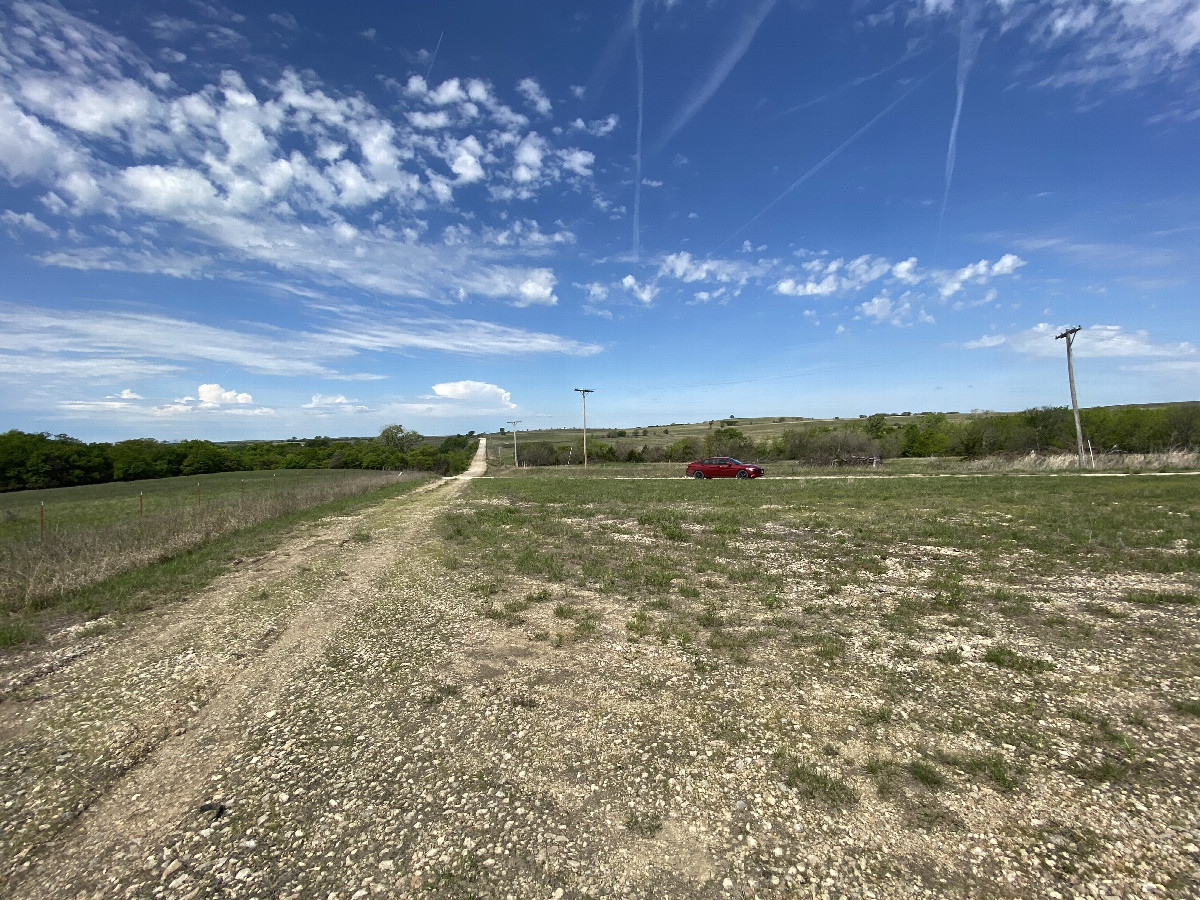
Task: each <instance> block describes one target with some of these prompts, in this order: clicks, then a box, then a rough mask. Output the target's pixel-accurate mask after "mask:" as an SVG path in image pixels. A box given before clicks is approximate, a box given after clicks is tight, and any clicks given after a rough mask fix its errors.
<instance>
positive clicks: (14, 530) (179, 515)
mask: <svg viewBox="0 0 1200 900" xmlns="http://www.w3.org/2000/svg"><path fill="white" fill-rule="evenodd" d="M426 478H427V476H413V477H404V478H402V477H401V476H399V475H398V474H397V473H393V472H370V471H358V470H328V469H316V470H284V471H278V472H228V473H221V474H213V475H196V476H185V477H179V478H163V479H156V480H146V481H136V482H114V483H109V484H101V485H88V486H83V487H71V488H54V489H49V490H41V491H20V492H14V493H5V494H0V611H2V612H3V613H4V614H5V615H6V616H7V617H8V618H7V619H6V620H5V621H4V622H0V645H4V644H12V643H20V642H22V641H23V640H26V639H28V638H29V637H31V636H33V635H34V634H35V633H36V631H37V628H36V626H35V625H34V624H33V620H35V619H37V618H38V617H39V614H40V613H42V612H43V611H45V610H50V609H52V608H54V607H58V606H60V605H61V604H62V603H63V602H64V601H66V600H70V601H71V603H72V604H74V605H75V606H76V607H79V608H80V609H81V610H82V611H83V612H84V614H85V615H87V614H89V612H88V611H90V612H91V613H99V612H102V611H104V610H106V609H108V608H110V607H112V606H113V605H114V604H116V605H118V606H121V605H125V606H129V607H132V608H138V607H142V606H145V605H153V603H154V602H155V601H154V600H153V599H152V597H153V594H154V593H155V591H156V587H155V583H154V580H153V577H152V575H151V573H146V572H143V573H141V574H142V575H145V576H151V577H150V580H149V581H148V582H147V583H146V584H144V585H142V586H141V587H139V588H138V589H137V590H132V589H131V587H130V585H124V586H121V585H120V584H116V583H114V584H111V585H109V586H108V588H111V590H108V589H106V590H104V591H100V592H98V593H97V592H95V591H93V592H92V593H91V594H88V593H87V590H86V589H88V588H89V587H90V586H94V585H97V584H102V583H106V582H107V581H108V580H110V579H112V578H113V577H114V576H120V575H121V574H123V573H130V572H137V571H138V570H139V569H141V568H142V567H145V566H147V565H149V564H152V563H162V562H164V561H174V562H175V565H174V568H175V569H176V570H179V571H187V570H189V569H191V568H192V567H193V565H194V564H195V563H198V562H199V560H200V559H201V558H207V557H210V556H211V555H212V551H213V546H212V545H213V544H214V542H217V541H219V540H221V539H225V538H228V537H229V536H231V535H235V534H237V533H239V532H245V531H246V530H247V529H251V528H254V527H256V526H262V527H263V529H262V530H263V535H265V534H267V533H269V532H271V531H272V528H273V527H275V528H283V527H286V526H288V525H291V524H295V522H296V521H297V518H296V517H297V516H300V515H302V514H303V513H304V511H305V510H309V509H315V510H317V511H318V512H320V511H331V510H332V509H333V508H334V507H333V506H331V504H337V503H338V502H345V501H347V500H350V499H351V498H354V497H357V496H360V495H368V496H373V497H375V498H376V499H379V498H381V497H382V496H384V495H383V494H378V493H377V492H380V491H387V492H390V493H392V494H394V493H395V492H397V491H404V490H409V489H411V488H412V487H414V486H415V485H416V484H419V483H421V482H423V481H425V480H426ZM272 522H273V523H275V526H271V525H270V524H269V523H272ZM261 536H262V535H260V537H261ZM251 545H252V542H248V545H247V546H251ZM202 549H204V551H205V552H204V553H202V554H201V555H200V556H194V554H197V553H198V552H199V551H201V550H202ZM222 549H230V548H222ZM248 553H249V550H248V549H247V548H245V547H244V548H243V549H242V552H241V553H240V554H239V553H238V551H237V548H231V552H230V553H229V554H228V555H229V556H231V557H234V558H236V557H237V556H239V555H240V556H245V555H248ZM81 592H82V593H81ZM168 593H170V591H168ZM104 594H112V595H113V596H110V597H109V598H108V599H105V600H101V599H100V597H101V596H102V595H104ZM131 594H132V595H136V597H137V599H136V600H133V599H132V598H131V596H130V595H131ZM121 597H124V599H121ZM42 618H45V616H42Z"/></svg>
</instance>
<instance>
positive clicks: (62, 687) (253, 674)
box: [0, 439, 486, 898]
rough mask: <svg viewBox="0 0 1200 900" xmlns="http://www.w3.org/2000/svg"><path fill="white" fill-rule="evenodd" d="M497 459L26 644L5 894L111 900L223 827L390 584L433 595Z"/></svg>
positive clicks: (1, 828) (8, 781)
mask: <svg viewBox="0 0 1200 900" xmlns="http://www.w3.org/2000/svg"><path fill="white" fill-rule="evenodd" d="M485 469H486V458H485V449H484V441H483V440H482V439H481V441H480V446H479V451H478V453H477V454H476V457H475V459H474V461H473V463H472V465H471V467H470V468H469V469H468V471H467V472H466V473H465V474H464V475H462V476H459V477H457V478H448V479H445V480H443V481H439V482H434V483H431V484H430V485H429V486H428V487H425V488H421V489H419V490H418V491H417V492H415V493H414V494H410V495H407V496H404V497H401V498H398V499H396V500H391V501H387V502H386V503H385V504H383V505H382V506H381V507H379V508H376V509H373V510H370V511H368V512H366V513H364V514H362V515H359V516H353V517H339V518H331V519H326V520H322V521H320V522H318V523H315V524H314V525H313V526H312V527H310V528H309V529H307V530H306V532H305V533H303V534H301V535H299V536H297V537H296V538H294V539H293V540H291V541H290V542H289V543H288V544H286V545H284V546H283V547H281V548H280V549H279V550H278V551H276V552H274V553H272V554H270V555H268V556H267V557H264V558H262V559H259V560H255V561H253V562H251V563H249V564H247V565H244V566H242V567H240V568H238V569H237V570H235V571H233V572H230V573H229V574H227V575H226V576H223V577H222V578H220V579H218V580H217V581H216V582H215V583H214V584H213V585H211V586H210V587H209V588H208V589H207V590H206V591H205V592H204V593H203V594H201V595H200V596H198V597H196V598H194V599H193V600H191V601H189V602H187V603H186V604H185V605H181V606H177V607H175V608H172V609H167V610H162V611H159V612H158V613H157V614H155V615H153V616H152V617H151V618H150V619H149V620H148V621H146V622H144V623H143V624H141V625H139V626H137V627H135V628H132V629H129V630H123V631H122V632H121V633H119V634H117V633H113V632H108V633H105V632H104V629H103V624H101V626H99V627H93V628H91V629H79V630H76V631H75V632H74V633H72V634H66V635H62V636H60V637H59V639H58V640H57V641H53V642H52V644H51V647H50V648H48V649H46V648H43V649H39V650H37V651H34V652H31V653H28V654H26V657H25V659H23V660H22V661H21V665H20V666H19V667H18V668H17V670H16V671H15V672H13V671H9V672H8V673H7V678H6V685H5V690H4V693H3V694H0V697H3V702H0V739H2V740H3V750H2V753H3V755H2V757H0V766H2V768H0V773H2V775H3V784H4V788H5V789H4V791H3V793H4V796H5V806H4V809H3V811H2V813H0V854H2V856H0V883H4V882H7V886H6V887H5V889H4V893H5V894H6V895H8V896H13V897H30V898H47V897H68V896H70V897H74V896H76V895H79V894H81V893H82V894H83V895H92V894H93V893H94V892H99V895H101V896H107V895H108V892H109V891H110V890H111V889H113V888H114V887H115V885H116V884H118V883H120V882H121V881H123V880H124V879H126V878H128V877H129V876H130V874H131V873H135V872H137V873H140V872H142V871H143V869H144V868H145V866H146V865H147V863H146V860H147V857H148V856H151V857H153V856H156V855H158V854H160V852H161V850H160V848H161V846H162V843H163V838H164V837H165V836H166V835H167V834H169V833H170V831H171V830H172V829H174V828H177V827H179V826H180V824H181V823H193V824H196V827H197V828H202V827H203V826H204V825H207V824H210V823H212V824H215V823H218V822H221V820H222V819H224V818H225V817H226V816H227V814H228V812H229V810H230V806H229V805H227V803H226V802H223V801H222V799H221V798H220V797H219V796H218V794H214V792H213V790H212V787H211V785H212V782H213V781H214V779H219V778H220V776H221V775H222V773H225V772H227V771H229V769H230V767H231V766H236V765H238V760H236V759H235V757H236V756H237V751H238V750H239V748H243V747H244V746H245V743H246V740H247V736H248V735H249V734H250V733H251V732H252V731H253V730H254V729H255V728H258V727H261V726H262V725H263V723H266V722H270V721H271V720H272V719H273V718H274V717H275V715H276V708H277V706H278V705H279V704H280V703H281V702H282V701H286V700H287V699H289V698H295V697H297V695H302V694H303V693H305V692H307V690H308V689H309V686H308V685H305V684H304V678H303V677H301V678H300V679H299V680H297V676H298V674H300V673H303V672H304V671H305V670H306V669H311V668H312V667H313V666H314V664H317V663H319V662H320V661H321V660H322V658H323V657H324V656H325V655H327V654H329V653H331V652H334V648H333V645H334V643H335V638H336V636H337V634H338V632H339V630H340V629H343V628H344V627H345V626H346V625H347V623H348V622H350V621H351V620H352V619H353V618H354V617H355V616H356V615H357V614H359V613H360V612H361V611H362V610H363V608H364V606H365V605H368V604H369V603H370V602H371V601H372V600H373V599H374V598H375V597H376V596H377V594H378V593H379V592H380V590H381V585H382V583H384V582H387V583H389V584H391V585H392V586H393V587H395V586H399V587H401V588H402V589H406V590H416V589H419V585H420V582H421V580H422V578H423V575H424V572H423V568H424V567H425V566H427V565H428V564H429V561H428V558H427V550H426V545H427V544H428V543H429V542H430V540H431V539H432V535H431V531H430V526H431V522H432V520H433V518H434V517H435V516H436V514H437V513H438V511H439V510H441V509H442V508H443V507H444V506H445V504H446V503H447V502H448V501H449V500H450V499H452V498H453V497H455V496H456V495H457V494H458V493H460V492H461V490H462V488H463V487H464V486H465V484H466V482H467V481H468V480H469V479H470V478H473V477H476V476H478V475H480V474H482V473H483V472H484V471H485ZM96 632H100V633H96ZM320 676H321V672H320V667H319V666H318V671H317V672H316V673H315V674H314V675H313V676H312V677H320ZM165 867H166V868H171V865H170V862H169V861H168V862H167V863H166V864H165ZM152 868H157V867H152ZM189 890H190V889H189ZM183 893H184V894H187V893H188V891H184V892H183Z"/></svg>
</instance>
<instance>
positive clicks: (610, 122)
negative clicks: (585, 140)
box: [571, 113, 621, 137]
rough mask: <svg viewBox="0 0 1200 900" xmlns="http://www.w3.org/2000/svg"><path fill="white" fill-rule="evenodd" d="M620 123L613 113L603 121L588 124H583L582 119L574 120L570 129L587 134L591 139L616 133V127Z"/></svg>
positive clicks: (593, 121) (597, 120)
mask: <svg viewBox="0 0 1200 900" xmlns="http://www.w3.org/2000/svg"><path fill="white" fill-rule="evenodd" d="M620 122H621V120H620V118H619V117H618V116H617V115H616V113H613V114H611V115H608V116H606V117H605V118H603V119H593V120H592V121H590V122H585V121H583V119H576V120H575V121H573V122H572V123H571V128H572V129H574V130H575V131H584V132H587V133H588V134H590V135H591V136H592V137H605V136H607V135H610V134H612V133H613V132H614V131H616V129H617V125H619V124H620Z"/></svg>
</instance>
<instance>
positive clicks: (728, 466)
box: [716, 456, 737, 478]
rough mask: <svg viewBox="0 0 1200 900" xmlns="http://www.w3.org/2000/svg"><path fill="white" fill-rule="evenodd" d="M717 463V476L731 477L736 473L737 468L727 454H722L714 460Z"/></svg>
mask: <svg viewBox="0 0 1200 900" xmlns="http://www.w3.org/2000/svg"><path fill="white" fill-rule="evenodd" d="M716 463H717V467H716V469H717V474H716V477H717V478H732V477H733V476H734V475H735V474H737V468H736V467H735V466H734V464H733V460H732V459H730V458H729V457H727V456H722V457H721V458H720V459H718V460H716Z"/></svg>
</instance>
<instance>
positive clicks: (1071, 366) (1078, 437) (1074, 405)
mask: <svg viewBox="0 0 1200 900" xmlns="http://www.w3.org/2000/svg"><path fill="white" fill-rule="evenodd" d="M1080 330H1081V329H1080V326H1079V325H1076V326H1075V327H1074V328H1068V329H1067V330H1066V331H1064V332H1063V333H1062V334H1056V335H1055V336H1054V339H1055V340H1056V341H1058V340H1062V339H1063V338H1066V339H1067V377H1068V378H1070V379H1071V409H1073V410H1074V411H1075V443H1076V445H1077V446H1078V448H1079V468H1081V469H1082V468H1083V426H1082V425H1081V424H1079V398H1078V397H1076V396H1075V363H1074V362H1073V361H1072V359H1071V345H1072V344H1074V343H1075V335H1076V333H1077V332H1078V331H1080Z"/></svg>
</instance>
